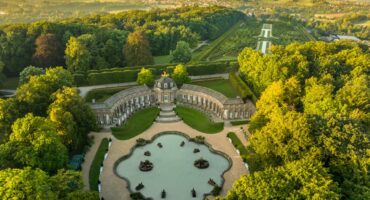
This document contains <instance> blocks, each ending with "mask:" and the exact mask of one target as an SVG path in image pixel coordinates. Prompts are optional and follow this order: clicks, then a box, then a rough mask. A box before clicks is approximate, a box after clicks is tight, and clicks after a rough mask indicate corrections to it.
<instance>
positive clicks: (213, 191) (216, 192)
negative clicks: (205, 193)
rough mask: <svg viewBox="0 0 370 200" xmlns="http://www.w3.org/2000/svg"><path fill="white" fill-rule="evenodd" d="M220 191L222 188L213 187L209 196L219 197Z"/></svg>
mask: <svg viewBox="0 0 370 200" xmlns="http://www.w3.org/2000/svg"><path fill="white" fill-rule="evenodd" d="M221 190H222V188H221V187H220V186H218V185H215V186H214V187H213V189H212V191H211V194H212V195H213V196H218V195H220V193H221Z"/></svg>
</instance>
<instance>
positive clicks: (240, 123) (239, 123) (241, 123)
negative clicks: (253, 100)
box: [230, 120, 249, 126]
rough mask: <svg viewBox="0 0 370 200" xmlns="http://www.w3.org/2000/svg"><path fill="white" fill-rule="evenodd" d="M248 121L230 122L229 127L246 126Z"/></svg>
mask: <svg viewBox="0 0 370 200" xmlns="http://www.w3.org/2000/svg"><path fill="white" fill-rule="evenodd" d="M248 122H249V120H239V121H231V122H230V123H231V125H233V126H238V125H243V124H248Z"/></svg>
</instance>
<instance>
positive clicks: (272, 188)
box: [227, 41, 370, 199]
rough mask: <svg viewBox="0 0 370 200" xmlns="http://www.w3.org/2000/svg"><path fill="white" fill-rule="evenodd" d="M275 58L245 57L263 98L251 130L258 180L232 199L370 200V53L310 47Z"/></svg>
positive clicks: (247, 180) (342, 45)
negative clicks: (316, 199) (341, 199)
mask: <svg viewBox="0 0 370 200" xmlns="http://www.w3.org/2000/svg"><path fill="white" fill-rule="evenodd" d="M271 52H272V53H271V55H262V54H260V53H258V52H255V51H253V50H251V49H245V50H244V51H243V52H242V53H241V54H240V55H239V64H240V73H241V74H242V76H243V78H244V79H246V80H247V81H248V82H249V83H250V84H251V85H252V86H253V88H254V89H255V90H256V91H258V92H259V93H260V98H259V100H258V101H257V112H256V113H255V114H254V115H253V117H252V119H251V122H250V125H249V129H250V131H251V133H252V134H251V136H250V137H249V141H250V145H249V146H248V156H247V163H248V165H249V169H250V171H251V172H252V173H251V175H250V176H244V177H241V178H240V180H239V181H237V182H236V183H235V184H234V186H233V189H232V190H231V191H230V192H229V195H228V196H227V199H258V198H262V196H261V195H263V198H268V199H274V198H277V197H279V198H281V197H283V198H284V199H297V198H298V199H301V198H303V199H312V198H314V199H315V198H318V199H340V198H343V199H369V194H370V184H369V183H370V180H369V168H370V151H369V149H370V141H369V136H370V135H369V133H370V132H369V131H370V130H369V127H370V116H369V111H370V98H369V97H370V87H369V86H370V82H369V73H370V54H369V52H368V48H363V47H362V46H360V45H358V44H356V43H351V42H343V41H341V42H335V43H324V42H309V43H305V44H291V45H288V46H286V47H282V46H275V47H273V48H272V50H271ZM253 183H255V184H253Z"/></svg>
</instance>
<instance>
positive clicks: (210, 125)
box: [175, 106, 224, 134]
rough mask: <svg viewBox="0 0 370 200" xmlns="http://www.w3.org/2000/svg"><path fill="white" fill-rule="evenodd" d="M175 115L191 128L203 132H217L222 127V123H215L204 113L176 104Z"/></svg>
mask: <svg viewBox="0 0 370 200" xmlns="http://www.w3.org/2000/svg"><path fill="white" fill-rule="evenodd" d="M175 111H176V113H177V115H178V116H179V117H180V118H182V120H183V121H184V122H185V123H186V124H187V125H189V126H191V127H192V128H194V129H196V130H198V131H200V132H203V133H210V134H212V133H218V132H220V131H222V130H223V129H224V123H223V122H220V123H215V122H213V121H211V119H210V118H209V117H208V116H207V115H206V114H204V113H202V112H200V111H198V110H195V109H193V108H189V107H185V106H177V107H176V108H175Z"/></svg>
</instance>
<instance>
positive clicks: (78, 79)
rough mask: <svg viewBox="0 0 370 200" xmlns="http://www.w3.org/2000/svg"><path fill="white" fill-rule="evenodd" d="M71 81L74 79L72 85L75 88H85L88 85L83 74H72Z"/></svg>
mask: <svg viewBox="0 0 370 200" xmlns="http://www.w3.org/2000/svg"><path fill="white" fill-rule="evenodd" d="M73 79H74V83H75V84H76V85H77V86H85V85H88V84H89V83H88V81H87V80H86V77H85V75H84V74H79V73H74V74H73Z"/></svg>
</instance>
